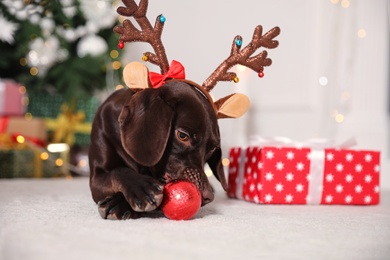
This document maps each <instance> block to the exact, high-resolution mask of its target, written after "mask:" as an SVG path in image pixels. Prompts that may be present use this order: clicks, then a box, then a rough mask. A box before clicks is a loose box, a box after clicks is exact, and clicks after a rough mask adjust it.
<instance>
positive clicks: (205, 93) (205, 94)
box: [167, 79, 218, 114]
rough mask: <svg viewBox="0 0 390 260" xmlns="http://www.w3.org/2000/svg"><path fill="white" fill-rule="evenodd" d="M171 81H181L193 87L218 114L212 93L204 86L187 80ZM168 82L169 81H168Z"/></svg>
mask: <svg viewBox="0 0 390 260" xmlns="http://www.w3.org/2000/svg"><path fill="white" fill-rule="evenodd" d="M169 81H181V82H184V83H187V84H188V85H190V86H191V87H193V88H194V89H195V90H196V91H198V92H199V93H200V94H201V95H202V96H203V97H204V98H205V99H206V100H207V101H209V103H210V104H211V107H212V108H213V110H214V112H215V114H217V111H218V110H217V107H216V106H215V104H214V99H213V98H212V97H211V95H210V93H209V92H208V91H207V90H205V89H204V88H203V87H202V86H200V85H198V84H197V83H195V82H193V81H191V80H187V79H170V80H169ZM167 82H168V80H167Z"/></svg>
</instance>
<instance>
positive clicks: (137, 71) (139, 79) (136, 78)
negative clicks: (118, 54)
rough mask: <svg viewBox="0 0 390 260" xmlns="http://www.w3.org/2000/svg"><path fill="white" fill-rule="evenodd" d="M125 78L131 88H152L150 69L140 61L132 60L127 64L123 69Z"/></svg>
mask: <svg viewBox="0 0 390 260" xmlns="http://www.w3.org/2000/svg"><path fill="white" fill-rule="evenodd" d="M123 80H124V81H125V83H126V86H128V87H129V88H131V89H145V88H151V84H150V81H149V70H148V68H147V67H146V66H145V65H144V64H142V63H140V62H138V61H133V62H130V63H129V64H127V65H126V66H125V68H124V69H123Z"/></svg>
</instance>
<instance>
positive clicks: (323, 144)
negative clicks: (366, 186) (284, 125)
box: [237, 136, 357, 204]
mask: <svg viewBox="0 0 390 260" xmlns="http://www.w3.org/2000/svg"><path fill="white" fill-rule="evenodd" d="M249 143H250V144H249V146H257V147H260V148H261V147H266V146H276V147H294V148H302V147H308V148H310V149H311V151H310V171H309V174H310V179H309V187H308V188H309V190H308V196H309V198H310V204H321V197H322V190H320V189H318V188H317V187H320V186H321V184H322V181H323V178H324V167H325V149H326V148H340V149H342V148H343V149H345V148H350V147H352V146H354V145H356V144H357V143H356V139H355V138H350V139H348V140H346V141H344V142H343V143H341V144H338V145H335V144H334V142H333V141H332V140H328V139H309V140H307V141H304V142H297V141H295V140H292V139H290V138H286V137H261V136H252V137H251V138H250V142H249ZM245 157H246V149H242V150H241V154H240V160H241V162H245ZM244 170H245V163H241V164H240V166H239V169H238V180H237V197H238V198H239V199H242V189H243V185H242V184H243V179H244Z"/></svg>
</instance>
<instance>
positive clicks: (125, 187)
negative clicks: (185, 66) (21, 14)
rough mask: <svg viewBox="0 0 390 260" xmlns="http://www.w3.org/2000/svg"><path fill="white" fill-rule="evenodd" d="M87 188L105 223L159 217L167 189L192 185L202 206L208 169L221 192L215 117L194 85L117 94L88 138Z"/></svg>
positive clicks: (208, 192) (208, 191)
mask: <svg viewBox="0 0 390 260" xmlns="http://www.w3.org/2000/svg"><path fill="white" fill-rule="evenodd" d="M89 159H90V168H91V176H90V187H91V191H92V196H93V199H94V200H95V202H97V203H98V208H99V212H100V215H101V216H102V217H103V218H108V219H126V218H137V217H140V216H141V215H142V212H147V211H152V210H154V209H156V208H157V207H158V206H159V205H160V204H161V201H162V190H163V188H164V184H165V183H166V182H167V181H171V180H175V179H184V180H189V181H191V182H193V183H194V184H195V185H196V186H197V187H198V189H199V190H200V191H201V194H202V205H206V204H207V203H209V202H211V201H212V200H213V198H214V194H213V190H212V188H211V186H210V183H209V181H208V179H207V176H206V175H205V173H204V171H203V167H204V165H205V163H206V162H207V163H208V164H209V166H210V168H211V169H212V171H213V173H214V175H215V176H216V177H217V179H218V180H220V181H221V184H222V186H223V188H224V189H226V188H227V184H226V180H225V175H224V172H223V167H222V164H221V148H220V135H219V128H218V124H217V115H216V113H215V112H214V110H213V107H212V105H211V103H210V102H209V101H208V100H207V97H206V96H205V95H204V94H202V93H201V92H200V91H198V90H197V88H194V87H192V86H191V85H190V84H189V83H186V82H181V81H170V82H168V83H166V84H165V85H164V86H162V87H160V88H158V89H152V88H149V89H145V90H143V91H140V92H135V91H133V90H131V89H126V90H124V89H122V90H118V91H116V92H114V93H113V94H112V95H111V96H110V97H109V98H108V99H107V100H106V101H105V102H104V103H103V104H102V105H101V107H100V109H99V110H98V112H97V114H96V116H95V119H94V122H93V128H92V133H91V146H90V152H89Z"/></svg>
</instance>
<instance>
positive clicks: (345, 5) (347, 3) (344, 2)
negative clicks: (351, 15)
mask: <svg viewBox="0 0 390 260" xmlns="http://www.w3.org/2000/svg"><path fill="white" fill-rule="evenodd" d="M330 2H331V3H332V4H335V5H337V4H340V5H341V7H343V8H348V7H349V6H350V5H351V2H350V1H349V0H341V1H340V0H330Z"/></svg>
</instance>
